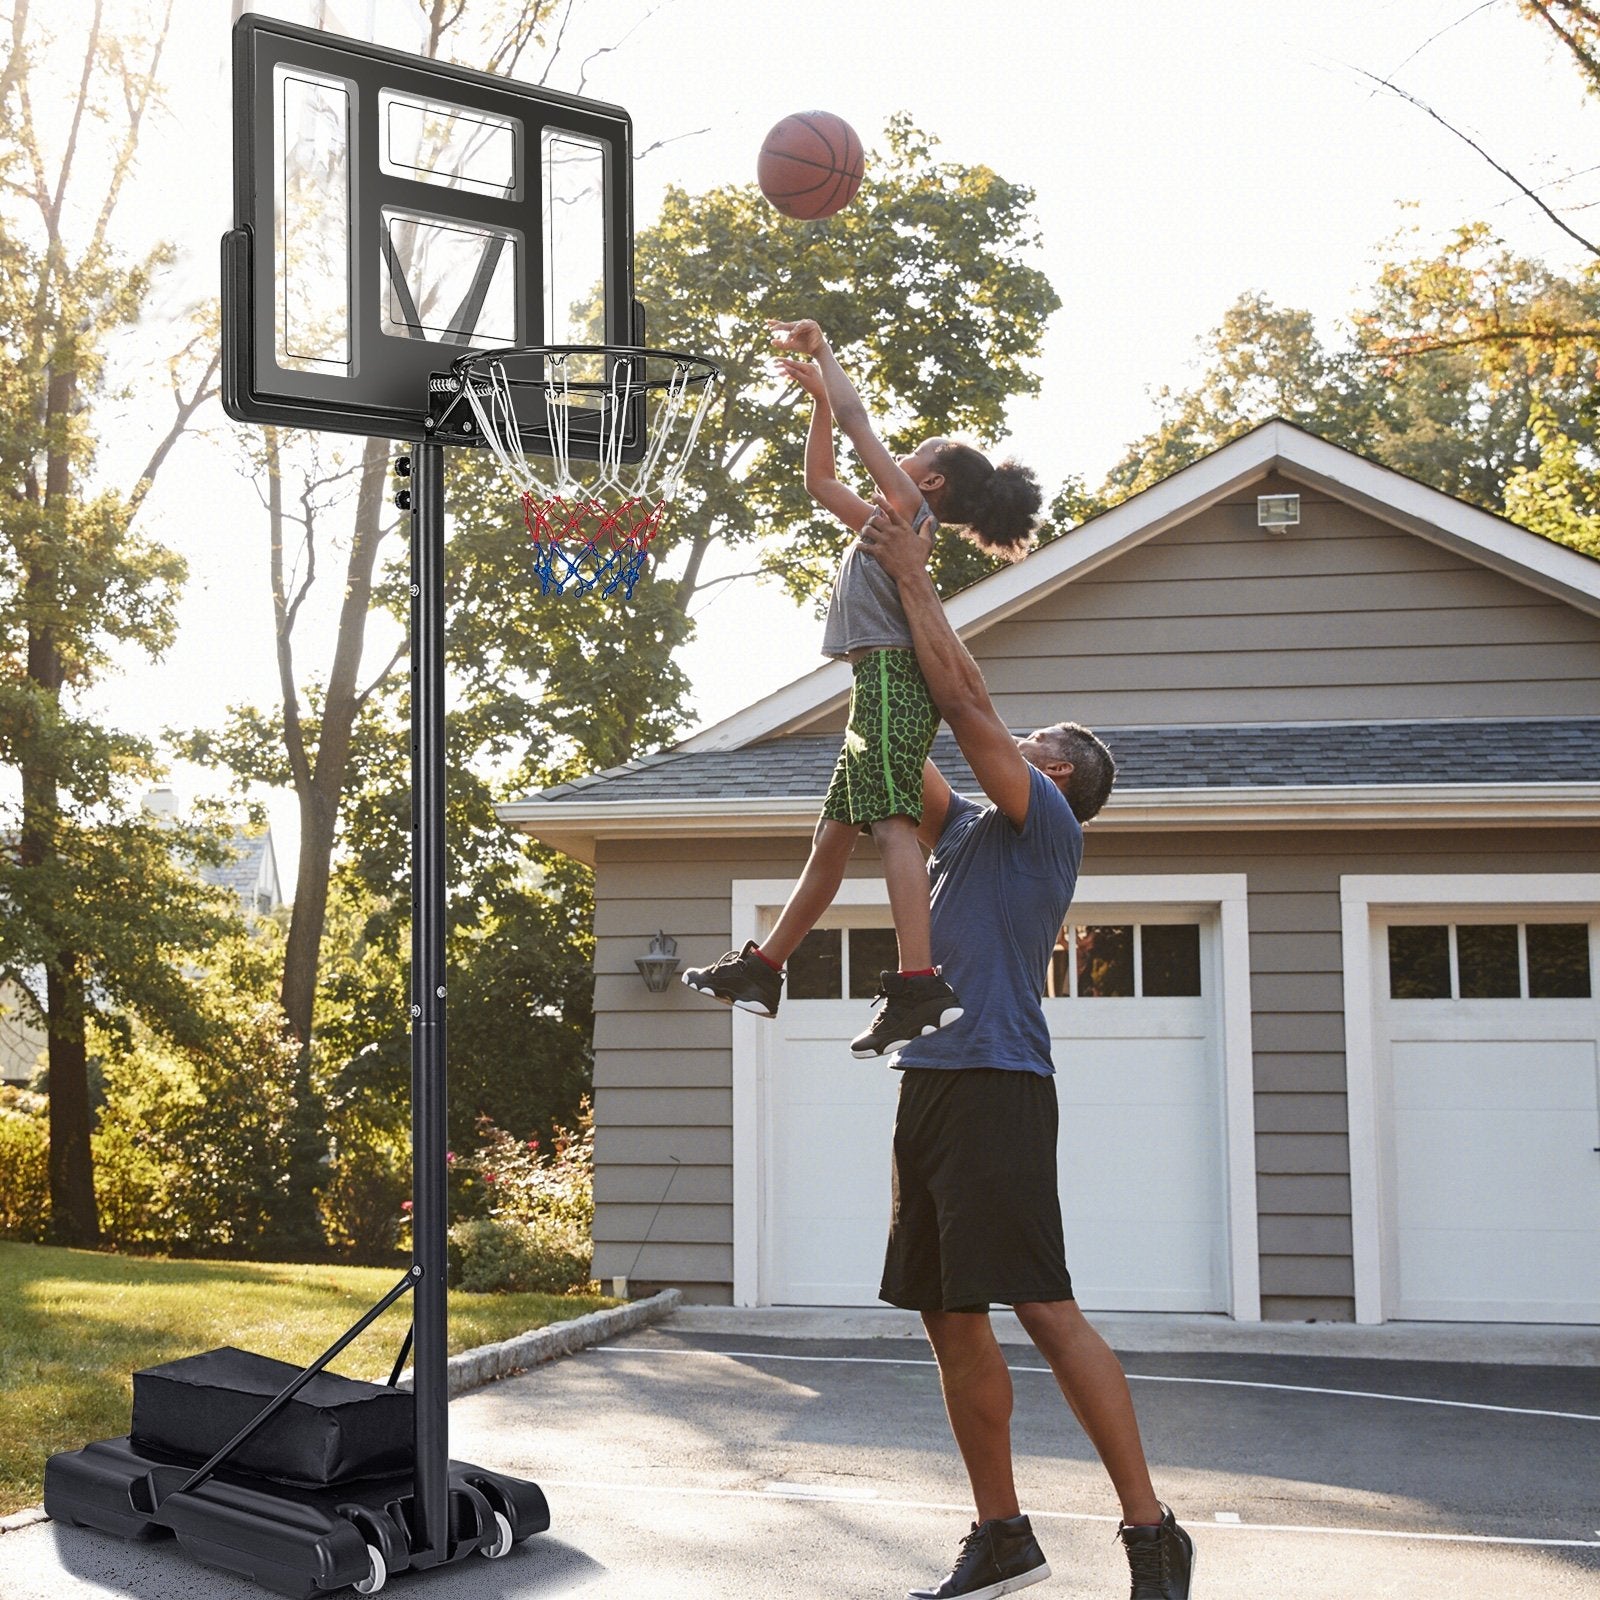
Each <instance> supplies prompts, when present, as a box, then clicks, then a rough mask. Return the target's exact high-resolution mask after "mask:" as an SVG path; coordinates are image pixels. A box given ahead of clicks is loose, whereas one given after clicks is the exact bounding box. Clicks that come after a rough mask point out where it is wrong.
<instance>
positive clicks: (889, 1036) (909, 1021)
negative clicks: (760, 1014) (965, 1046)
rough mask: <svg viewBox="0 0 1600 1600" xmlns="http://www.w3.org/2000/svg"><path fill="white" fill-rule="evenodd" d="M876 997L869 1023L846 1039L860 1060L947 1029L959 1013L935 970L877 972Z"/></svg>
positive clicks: (953, 994)
mask: <svg viewBox="0 0 1600 1600" xmlns="http://www.w3.org/2000/svg"><path fill="white" fill-rule="evenodd" d="M758 959H759V958H758ZM877 998H878V999H880V1000H881V1001H883V1004H882V1005H881V1006H880V1007H879V1008H878V1014H877V1016H875V1017H874V1018H873V1019H872V1026H871V1027H870V1028H868V1029H867V1031H866V1032H865V1033H862V1034H858V1035H857V1036H856V1037H855V1038H854V1039H852V1040H851V1041H850V1054H851V1055H853V1056H855V1057H857V1058H858V1059H859V1060H862V1061H865V1060H867V1059H869V1058H870V1057H872V1056H884V1055H888V1053H889V1052H890V1051H891V1050H899V1049H901V1048H902V1047H903V1046H905V1045H908V1044H910V1043H911V1041H912V1040H913V1039H920V1038H921V1037H922V1036H923V1034H925V1033H937V1032H938V1031H939V1029H940V1028H948V1027H949V1026H950V1024H951V1023H952V1022H954V1021H955V1020H956V1018H957V1017H959V1016H960V1015H961V1002H960V1001H959V1000H957V999H956V992H955V990H954V989H952V988H951V987H950V985H949V984H948V983H946V982H945V981H944V979H943V978H941V977H940V976H939V975H938V973H934V974H932V975H931V976H930V977H924V978H906V977H902V976H901V975H900V974H899V973H898V972H880V973H879V974H878V994H877Z"/></svg>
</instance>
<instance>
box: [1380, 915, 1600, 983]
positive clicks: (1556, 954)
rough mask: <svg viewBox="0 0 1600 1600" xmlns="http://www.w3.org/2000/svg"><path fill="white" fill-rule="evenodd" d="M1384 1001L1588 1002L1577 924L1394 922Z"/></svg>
mask: <svg viewBox="0 0 1600 1600" xmlns="http://www.w3.org/2000/svg"><path fill="white" fill-rule="evenodd" d="M1388 932H1389V998H1390V999H1391V1000H1587V999H1588V998H1589V996H1590V994H1591V993H1592V992H1593V990H1592V987H1591V979H1590V958H1589V927H1588V924H1587V923H1583V922H1525V923H1519V922H1462V923H1444V922H1435V923H1412V924H1396V925H1395V926H1393V927H1391V928H1390V929H1389V930H1388Z"/></svg>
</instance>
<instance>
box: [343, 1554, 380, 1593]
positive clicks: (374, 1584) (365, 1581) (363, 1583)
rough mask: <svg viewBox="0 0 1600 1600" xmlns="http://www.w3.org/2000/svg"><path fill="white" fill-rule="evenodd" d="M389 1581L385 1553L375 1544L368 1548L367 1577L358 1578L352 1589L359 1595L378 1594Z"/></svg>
mask: <svg viewBox="0 0 1600 1600" xmlns="http://www.w3.org/2000/svg"><path fill="white" fill-rule="evenodd" d="M388 1581H389V1569H388V1567H387V1566H386V1565H385V1564H384V1559H383V1552H382V1551H381V1550H380V1549H379V1548H378V1547H377V1545H375V1544H369V1545H368V1546H367V1575H366V1577H364V1578H357V1579H356V1581H355V1583H354V1584H352V1585H351V1587H352V1588H353V1589H354V1590H355V1592H356V1593H357V1594H376V1593H377V1592H378V1591H379V1590H380V1589H381V1588H382V1587H383V1586H384V1584H386V1583H387V1582H388Z"/></svg>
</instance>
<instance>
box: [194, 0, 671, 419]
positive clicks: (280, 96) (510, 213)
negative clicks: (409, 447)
mask: <svg viewBox="0 0 1600 1600" xmlns="http://www.w3.org/2000/svg"><path fill="white" fill-rule="evenodd" d="M350 3H351V0H346V5H347V8H348V5H349V4H350ZM357 9H360V8H359V6H358V7H357ZM233 64H234V140H235V154H234V188H235V195H234V221H235V227H234V229H233V231H232V232H231V233H229V234H228V235H227V237H226V238H225V239H224V241H223V351H224V385H223V398H224V404H225V406H226V408H227V410H228V412H229V414H230V415H231V416H234V417H236V418H238V419H240V420H242V421H247V422H275V423H280V424H284V425H287V426H295V427H312V428H322V429H328V430H332V431H337V432H348V433H371V434H379V435H382V436H385V437H391V438H397V439H405V438H417V437H420V436H421V433H422V421H423V418H424V417H425V415H426V412H427V386H428V379H429V377H430V375H431V374H433V373H436V372H440V371H443V370H445V369H446V368H448V367H449V365H450V363H451V361H452V360H454V359H455V358H456V357H457V356H459V355H461V354H463V353H464V352H466V351H468V350H474V349H488V348H494V347H498V346H503V345H532V344H570V343H610V344H637V343H640V342H642V339H643V328H642V321H641V319H640V317H639V315H638V312H637V308H636V307H635V304H634V300H633V211H632V189H631V176H632V175H631V171H630V144H631V133H632V130H631V125H630V123H629V119H628V116H627V114H626V112H624V111H622V110H621V109H619V108H618V107H616V106H610V105H605V104H602V103H600V102H597V101H590V100H583V99H579V98H577V97H575V96H571V95H564V94H559V93H556V92H554V91H551V90H545V89H541V88H538V87H536V86H533V85H528V84H523V83H519V82H517V81H516V80H514V79H507V78H495V77H491V76H489V75H488V74H485V73H479V72H472V71H468V70H466V69H464V68H460V67H455V66H451V65H449V64H447V63H443V62H437V61H432V60H429V59H428V58H426V57H423V56H416V55H407V54H405V53H403V52H401V51H396V50H391V49H389V48H387V47H386V46H383V45H375V44H371V43H368V42H365V41H362V40H357V39H351V38H347V37H343V36H341V35H338V34H333V33H329V32H325V31H322V30H320V29H317V28H310V27H306V26H303V25H300V24H296V23H290V22H285V21H282V20H280V19H276V18H273V17H268V16H263V15H258V14H248V15H245V16H243V17H241V18H240V19H239V21H238V22H237V23H236V25H235V29H234V63H233ZM597 365H598V362H597Z"/></svg>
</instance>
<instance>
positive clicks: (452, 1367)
mask: <svg viewBox="0 0 1600 1600" xmlns="http://www.w3.org/2000/svg"><path fill="white" fill-rule="evenodd" d="M682 1300H683V1291H682V1290H681V1289H663V1290H662V1291H661V1293H660V1294H653V1295H651V1296H650V1298H649V1299H648V1300H634V1301H631V1302H630V1303H629V1304H627V1305H625V1306H613V1307H612V1308H611V1310H609V1311H591V1312H589V1313H588V1315H587V1316H582V1317H573V1318H571V1319H570V1320H569V1321H567V1322H552V1323H550V1324H549V1326H548V1327H544V1328H534V1329H532V1330H531V1331H530V1332H528V1333H519V1334H517V1335H516V1337H515V1338H511V1339H502V1340H501V1341H500V1343H499V1344H480V1345H479V1346H478V1347H477V1348H476V1349H475V1350H463V1351H462V1352H461V1354H460V1355H456V1356H451V1357H450V1360H449V1362H448V1364H447V1366H446V1372H447V1374H448V1377H447V1380H446V1381H447V1383H448V1385H449V1390H450V1398H451V1399H452V1400H454V1399H455V1397H456V1396H457V1395H462V1394H466V1393H468V1392H469V1391H470V1390H473V1389H480V1388H482V1387H483V1385H484V1384H486V1383H493V1382H495V1380H496V1379H498V1378H509V1377H510V1376H511V1375H512V1374H513V1373H515V1372H526V1371H527V1369H528V1368H529V1367H538V1366H542V1365H543V1364H544V1363H545V1362H546V1361H554V1360H555V1358H556V1357H557V1356H569V1355H572V1354H573V1353H574V1352H575V1351H578V1350H586V1349H588V1347H589V1346H590V1345H592V1344H599V1343H600V1342H601V1340H603V1339H614V1338H616V1336H617V1335H618V1334H619V1333H632V1332H633V1331H634V1330H635V1329H636V1328H644V1327H648V1326H649V1325H650V1324H651V1323H652V1322H660V1321H661V1320H662V1318H664V1317H670V1316H671V1315H672V1313H673V1312H674V1311H676V1310H677V1308H678V1305H679V1304H680V1302H681V1301H682ZM398 1387H399V1388H401V1389H407V1390H409V1389H410V1387H411V1374H410V1373H409V1372H407V1373H406V1374H405V1375H404V1376H403V1377H402V1378H401V1379H400V1382H399V1385H398ZM49 1520H50V1519H49V1517H47V1516H46V1515H45V1509H44V1507H43V1506H24V1507H23V1509H22V1510H21V1511H16V1512H13V1513H12V1514H11V1515H10V1516H9V1517H0V1535H4V1534H7V1533H15V1532H16V1531H17V1530H18V1529H20V1528H28V1527H32V1526H33V1524H34V1523H36V1522H48V1521H49Z"/></svg>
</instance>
